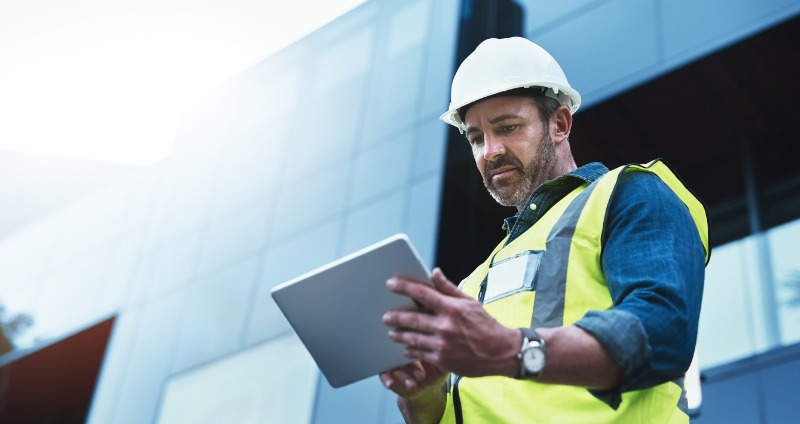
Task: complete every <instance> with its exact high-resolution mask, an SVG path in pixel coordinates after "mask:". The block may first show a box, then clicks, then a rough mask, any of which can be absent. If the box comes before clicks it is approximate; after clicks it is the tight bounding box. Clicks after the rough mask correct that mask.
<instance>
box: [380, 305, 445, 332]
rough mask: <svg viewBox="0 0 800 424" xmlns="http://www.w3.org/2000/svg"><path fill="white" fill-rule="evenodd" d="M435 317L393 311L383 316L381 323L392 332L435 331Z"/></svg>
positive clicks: (422, 313)
mask: <svg viewBox="0 0 800 424" xmlns="http://www.w3.org/2000/svg"><path fill="white" fill-rule="evenodd" d="M435 320H436V316H435V315H431V314H428V313H425V312H417V311H405V310H393V311H388V312H386V313H384V314H383V323H384V325H387V326H389V327H394V330H398V329H407V330H411V331H414V332H417V333H427V334H432V333H434V332H435V331H436V323H435Z"/></svg>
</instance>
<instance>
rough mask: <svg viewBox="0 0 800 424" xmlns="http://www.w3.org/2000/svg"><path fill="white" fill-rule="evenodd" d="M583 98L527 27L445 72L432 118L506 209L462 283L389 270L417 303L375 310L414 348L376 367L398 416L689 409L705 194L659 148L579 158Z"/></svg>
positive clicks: (548, 415) (468, 418)
mask: <svg viewBox="0 0 800 424" xmlns="http://www.w3.org/2000/svg"><path fill="white" fill-rule="evenodd" d="M580 102H581V99H580V95H579V94H578V92H577V91H575V90H574V89H572V87H571V86H570V85H569V83H568V82H567V78H566V76H565V75H564V72H563V71H562V69H561V67H560V66H559V64H558V63H557V62H556V61H555V59H553V57H552V56H551V55H550V54H549V53H547V52H546V51H545V50H544V49H542V48H541V47H539V46H538V45H536V44H534V43H533V42H531V41H529V40H526V39H524V38H519V37H512V38H506V39H489V40H486V41H484V42H483V43H481V44H480V45H479V46H478V47H477V48H476V49H475V51H474V52H473V53H472V54H470V55H469V56H468V57H467V58H466V59H465V60H464V62H463V63H462V64H461V65H460V67H459V69H458V71H457V72H456V74H455V76H454V78H453V83H452V90H451V103H450V107H449V109H448V111H447V112H446V113H444V114H443V115H442V116H441V119H442V120H443V121H444V122H446V123H448V124H450V125H453V126H455V127H457V128H458V129H459V130H460V131H461V132H462V133H463V134H465V136H466V139H467V141H468V144H469V146H470V148H471V149H472V153H473V156H474V159H475V164H476V166H477V168H478V171H480V173H481V175H482V177H483V182H484V185H485V186H486V188H487V189H488V191H489V193H490V194H491V195H492V196H493V197H494V199H495V200H496V201H497V202H499V203H500V204H502V205H506V206H514V207H516V209H517V213H516V214H515V215H514V216H512V217H509V218H507V219H506V220H505V223H504V225H503V228H504V229H505V230H506V233H507V235H506V237H505V238H504V239H503V240H502V242H501V243H500V244H499V245H498V246H497V247H496V248H495V249H494V251H493V252H491V254H490V255H489V257H488V259H487V260H486V261H485V262H484V263H483V264H480V265H479V266H478V267H477V268H476V269H475V271H473V272H472V274H471V275H469V276H468V277H467V278H465V279H464V280H463V281H462V282H461V283H460V284H459V285H458V287H457V288H456V286H455V285H453V284H452V283H451V282H450V281H449V280H448V279H447V278H446V277H445V275H444V273H443V272H442V270H440V269H435V270H434V272H433V277H432V280H433V283H434V284H433V286H432V287H431V286H428V285H424V284H419V283H416V282H413V281H408V280H404V279H401V278H392V279H390V280H389V281H388V282H387V286H388V287H389V288H390V289H391V290H392V291H394V292H397V293H400V294H403V295H406V296H410V297H412V298H414V299H415V300H416V301H417V302H419V303H421V304H422V305H424V306H425V308H424V309H422V310H419V311H408V310H392V311H388V312H387V313H386V314H385V315H384V317H383V319H384V323H385V324H386V325H387V326H388V327H389V328H390V329H389V337H390V338H391V339H392V340H394V341H395V342H398V343H403V344H405V345H406V355H407V356H408V357H409V358H412V359H415V360H416V361H415V362H413V363H412V364H410V365H407V366H403V367H399V368H396V369H392V370H389V371H387V372H384V373H382V374H381V375H380V378H381V381H382V383H383V384H384V385H385V386H386V387H387V388H389V389H390V390H392V391H394V392H395V393H396V394H397V395H398V398H397V402H398V406H399V408H400V410H401V412H402V414H403V416H404V417H405V419H406V421H407V422H447V423H450V422H456V423H460V422H467V423H493V424H496V423H504V422H508V423H523V422H524V423H536V422H553V423H612V422H613V423H641V422H647V423H649V422H653V423H679V422H683V423H686V422H688V421H689V417H688V415H687V413H686V399H685V396H684V395H683V380H682V378H683V376H684V374H685V372H686V370H687V369H688V368H689V365H690V363H691V360H692V357H693V354H694V349H695V342H696V337H697V326H698V316H699V313H700V301H701V298H702V290H703V279H704V272H705V265H706V264H707V262H708V259H709V253H710V252H709V245H708V230H707V228H708V224H707V218H706V212H705V208H704V207H703V205H702V204H701V203H700V202H699V201H698V200H697V199H696V198H695V197H694V196H693V195H692V194H691V193H690V192H689V191H688V190H687V189H686V187H684V185H683V184H682V183H681V181H680V180H679V179H678V178H677V177H676V175H675V174H674V173H673V172H672V171H671V170H670V169H669V167H668V166H667V165H666V164H665V163H664V162H663V161H660V160H654V161H652V162H650V163H648V164H643V165H628V166H624V167H620V168H617V169H614V170H611V171H609V170H608V169H607V168H606V167H605V166H603V165H602V164H600V163H590V164H586V165H583V166H581V167H578V166H577V165H576V163H575V161H574V159H573V156H572V152H571V150H570V144H569V135H570V130H571V128H572V116H573V114H574V113H575V111H576V110H577V109H578V107H579V106H580ZM487 225H496V224H495V223H487ZM441 242H442V243H447V240H442V241H441Z"/></svg>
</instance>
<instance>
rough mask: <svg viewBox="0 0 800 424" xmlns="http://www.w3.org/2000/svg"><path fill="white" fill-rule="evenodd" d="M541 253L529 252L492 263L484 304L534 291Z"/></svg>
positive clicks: (537, 251) (539, 251)
mask: <svg viewBox="0 0 800 424" xmlns="http://www.w3.org/2000/svg"><path fill="white" fill-rule="evenodd" d="M543 253H544V252H543V251H541V250H529V251H527V252H522V253H519V254H517V255H516V256H513V257H511V258H508V259H503V260H502V261H500V262H496V263H493V264H492V266H491V267H490V268H489V276H488V277H487V279H486V294H485V295H484V297H483V298H484V303H489V302H491V301H493V300H496V299H499V298H502V297H505V296H509V295H512V294H514V293H517V292H520V291H526V290H531V289H534V287H533V282H534V279H535V277H536V273H537V271H538V270H539V263H540V262H541V261H542V254H543Z"/></svg>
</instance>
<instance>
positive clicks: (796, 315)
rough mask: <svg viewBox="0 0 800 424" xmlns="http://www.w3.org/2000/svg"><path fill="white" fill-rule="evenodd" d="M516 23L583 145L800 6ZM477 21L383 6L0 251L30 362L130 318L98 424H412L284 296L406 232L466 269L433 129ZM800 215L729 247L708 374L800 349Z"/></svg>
mask: <svg viewBox="0 0 800 424" xmlns="http://www.w3.org/2000/svg"><path fill="white" fill-rule="evenodd" d="M516 3H517V4H518V6H520V10H521V11H522V13H523V30H524V34H523V35H524V36H526V37H528V38H530V39H532V40H534V41H536V42H537V43H539V44H541V45H542V46H543V47H545V48H546V49H548V50H549V51H550V52H551V53H552V54H553V55H554V56H555V57H556V58H558V60H559V62H560V63H561V65H562V67H563V68H564V70H565V72H566V74H567V76H568V77H569V79H570V82H571V84H572V85H573V87H575V88H576V89H577V90H578V91H579V92H581V94H582V96H583V98H584V103H583V106H582V110H581V112H579V114H578V115H577V116H576V123H575V125H576V126H578V125H580V124H581V122H580V121H581V114H589V113H591V110H592V109H593V108H594V107H595V106H598V105H601V104H603V102H606V101H608V100H609V99H612V98H614V97H615V96H617V95H619V94H620V93H623V92H626V91H629V90H632V89H635V88H636V87H637V86H639V85H642V84H645V83H647V82H648V81H651V80H654V79H657V78H659V77H661V76H663V75H666V74H669V73H670V72H673V71H674V70H676V69H678V68H680V67H682V66H685V65H686V64H688V63H690V62H692V61H695V60H697V59H699V58H702V57H704V56H706V55H708V54H710V53H712V52H714V51H717V50H719V49H721V48H724V47H726V46H729V45H732V44H735V43H737V42H739V41H740V40H742V39H745V38H747V37H749V36H752V35H753V34H757V33H758V32H760V31H763V30H765V29H766V28H769V27H771V26H773V25H776V24H778V23H780V22H783V21H786V20H787V19H790V18H793V17H794V16H795V15H797V13H798V12H800V3H798V2H796V1H790V0H783V1H781V0H772V1H754V0H752V1H747V0H739V1H736V2H729V1H723V0H712V1H704V2H698V1H688V0H680V1H661V0H648V1H639V0H583V1H574V2H560V3H557V2H545V1H540V0H528V1H517V2H516ZM473 4H474V3H473V2H470V1H461V0H410V1H395V0H370V1H368V2H366V3H365V4H363V5H362V6H360V7H358V8H356V9H354V10H353V11H351V12H349V13H348V14H346V15H344V16H342V17H341V18H339V19H337V20H336V21H334V22H332V23H331V24H329V25H327V26H325V27H323V28H321V29H320V30H318V31H316V32H315V33H313V34H311V35H309V36H307V37H306V38H304V39H302V40H301V41H299V42H297V43H295V44H294V45H292V46H290V47H289V48H286V49H285V50H283V51H281V52H279V53H278V54H276V55H274V56H272V57H269V58H267V59H266V60H264V61H263V62H261V63H260V64H258V65H256V66H255V67H253V68H252V69H250V70H248V71H247V72H245V73H243V74H241V75H239V76H237V77H236V78H234V79H232V80H230V81H229V82H227V83H226V84H224V85H222V86H220V87H219V88H218V89H216V90H215V91H214V92H212V93H210V94H209V95H208V96H206V97H204V98H203V99H202V100H199V101H197V102H196V103H195V104H194V105H193V107H192V109H191V110H190V111H188V112H187V115H186V118H185V119H184V121H183V124H182V127H181V130H180V138H179V141H178V143H177V145H176V147H175V149H174V151H173V152H172V154H171V155H170V156H169V157H168V158H167V159H165V160H163V161H161V162H159V163H158V164H156V165H154V166H152V167H149V168H143V169H139V170H136V171H135V172H130V173H128V174H127V175H125V176H124V177H122V178H118V179H114V180H112V181H109V182H108V183H107V184H105V185H104V186H102V187H100V188H99V189H97V190H95V191H93V192H92V193H90V194H89V195H87V196H84V197H82V198H79V199H76V200H75V201H74V202H72V203H70V204H69V205H67V206H65V207H63V208H60V209H59V210H56V211H53V212H52V213H51V214H49V215H48V216H46V217H43V218H41V219H39V220H37V221H36V222H35V223H34V224H31V225H27V226H25V227H24V228H20V229H19V230H17V231H15V232H14V233H12V234H10V235H7V236H5V237H4V238H2V239H0V302H2V304H3V305H4V306H5V308H6V310H7V312H9V313H24V314H29V315H30V316H31V317H33V319H34V325H33V326H32V327H31V329H30V330H29V331H28V332H26V333H25V334H24V335H23V337H21V338H19V339H18V340H16V343H17V345H18V348H19V349H18V352H17V353H16V354H23V355H24V353H25V351H26V349H31V350H33V349H36V348H37V346H39V345H41V344H43V343H45V342H46V341H49V340H56V339H60V338H62V337H65V336H67V335H69V334H73V333H75V332H77V331H80V330H81V329H84V328H87V327H89V326H91V325H93V324H94V323H97V322H101V321H103V320H105V319H107V318H108V317H111V316H114V317H116V319H115V322H114V328H113V332H112V333H111V336H110V339H109V341H108V347H107V349H106V354H105V358H104V360H103V363H102V367H101V370H100V374H99V377H98V380H97V384H96V388H95V392H94V397H93V400H92V403H91V407H90V408H89V410H88V413H87V422H89V423H92V424H94V423H98V424H99V423H144V422H156V423H164V424H166V423H183V422H193V423H203V422H208V423H212V422H214V423H216V422H285V423H293V422H297V423H353V422H359V423H397V422H401V421H402V419H401V417H400V415H399V413H398V412H397V410H396V407H395V400H394V396H393V395H392V394H391V393H389V392H388V391H386V390H385V389H383V387H382V386H381V385H380V383H379V381H378V379H377V378H373V379H368V380H364V381H362V382H359V383H356V384H353V385H350V386H347V387H344V388H341V389H333V388H331V387H330V386H329V385H328V384H327V383H326V381H325V380H324V378H322V377H321V376H320V375H319V373H318V372H317V369H316V366H315V365H314V363H313V361H312V360H311V358H310V357H309V356H308V354H307V353H306V351H305V349H304V348H303V346H302V344H301V343H300V342H299V340H298V339H297V338H296V336H295V335H294V334H293V332H292V331H291V328H290V327H289V325H288V323H287V322H286V320H285V319H284V318H283V316H282V315H281V314H280V312H279V310H278V309H277V307H276V306H275V304H274V303H273V302H272V299H271V297H270V294H269V293H270V289H271V288H272V287H273V286H275V285H277V284H279V283H281V282H283V281H285V280H287V279H289V278H292V277H295V276H297V275H299V274H302V273H304V272H306V271H308V270H311V269H313V268H315V267H317V266H320V265H323V264H325V263H327V262H329V261H332V260H334V259H337V258H339V257H341V256H344V255H346V254H348V253H350V252H353V251H355V250H358V249H360V248H362V247H364V246H366V245H368V244H371V243H373V242H375V241H378V240H380V239H382V238H384V237H386V236H389V235H392V234H394V233H397V232H405V233H407V234H409V236H410V237H411V239H412V240H413V242H414V244H415V246H416V247H417V248H418V250H419V251H420V253H421V255H422V256H423V259H424V260H425V261H426V262H427V263H429V264H433V265H435V264H436V258H437V256H441V251H442V250H443V249H445V250H447V249H449V251H451V252H452V251H454V250H455V248H454V247H453V246H448V240H445V239H440V238H439V234H440V233H439V227H440V223H441V222H442V220H447V219H450V218H449V217H448V216H441V214H440V210H441V204H440V203H441V199H442V189H443V182H444V179H445V174H446V172H447V157H446V156H447V140H448V131H449V129H448V128H447V127H446V126H445V124H443V123H441V122H440V121H438V116H439V115H440V114H441V113H442V112H443V111H444V110H445V109H446V107H447V104H448V102H449V88H450V87H449V84H450V79H451V76H452V73H453V72H454V69H455V62H456V47H457V45H458V37H459V33H460V31H461V30H462V29H461V24H462V22H464V21H466V20H467V18H468V14H469V13H471V12H470V7H471V5H473ZM794 54H795V56H796V53H794ZM587 64H591V65H588V66H587ZM790 141H791V142H796V141H797V140H796V139H795V140H785V141H783V142H787V143H788V142H790ZM462 147H464V148H466V147H465V146H462ZM687 154H689V153H688V152H687ZM19 184H20V185H23V186H24V184H25V182H19ZM23 189H24V187H23ZM487 197H488V196H487ZM795 212H796V214H797V215H796V216H795V219H793V220H789V221H788V222H786V223H783V224H781V225H778V226H773V227H769V228H760V229H759V230H758V231H755V232H753V234H749V235H747V236H745V237H738V238H736V239H735V240H732V241H731V240H729V241H726V242H725V243H722V244H720V245H718V246H714V250H713V253H712V257H711V262H710V264H709V266H708V268H707V273H706V275H707V277H706V286H705V294H704V302H703V312H702V316H701V323H700V327H701V328H700V339H699V342H698V358H699V361H700V367H701V370H707V369H713V368H714V367H718V366H724V365H726V364H730V363H733V362H736V361H738V360H741V359H743V358H748V357H750V356H752V355H756V354H761V353H765V352H770V351H771V350H774V349H777V348H780V347H782V346H789V345H793V344H796V343H798V342H800V326H798V325H797V322H800V260H799V259H798V256H797V254H796V253H795V251H796V248H797V242H796V240H798V238H799V237H800V221H798V220H797V219H796V218H797V217H800V209H797V210H796V211H795ZM465 213H471V212H465ZM487 225H493V224H487ZM712 226H713V222H712ZM496 227H497V228H498V240H499V237H501V236H502V234H501V233H500V232H499V223H497V225H496ZM0 358H1V357H0ZM0 365H3V362H2V361H0ZM763 415H764V414H762V416H763ZM781 419H782V417H781V416H777V418H775V417H774V416H773V419H772V420H769V421H767V420H766V419H763V420H762V421H758V422H785V421H781ZM703 420H704V421H706V422H723V421H714V416H713V415H707V416H706V417H704V418H703Z"/></svg>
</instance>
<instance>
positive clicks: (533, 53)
mask: <svg viewBox="0 0 800 424" xmlns="http://www.w3.org/2000/svg"><path fill="white" fill-rule="evenodd" d="M527 87H542V88H544V89H546V91H545V96H547V97H552V98H554V99H556V100H558V101H559V102H561V104H562V105H564V106H566V107H567V108H569V110H570V112H571V113H575V112H576V111H577V110H578V107H579V106H580V104H581V95H580V94H578V92H577V91H575V90H574V89H573V88H572V87H571V86H570V85H569V82H568V81H567V77H566V75H564V71H562V70H561V66H559V64H558V62H556V60H555V59H554V58H553V56H551V55H550V53H548V52H547V51H546V50H545V49H543V48H541V47H540V46H539V45H537V44H536V43H534V42H532V41H530V40H528V39H525V38H522V37H510V38H499V39H498V38H489V39H487V40H484V41H483V42H481V44H479V45H478V47H477V48H476V49H475V51H474V52H472V53H471V54H470V55H469V56H467V58H466V59H464V61H463V62H461V66H459V67H458V70H457V71H456V74H455V76H454V77H453V85H452V87H451V89H450V106H449V107H448V109H447V112H445V113H444V114H442V116H440V117H439V119H441V120H442V121H444V122H446V123H448V124H450V125H453V126H454V127H456V128H458V129H459V131H461V132H464V130H465V129H466V128H465V125H464V123H463V122H461V118H460V117H459V116H458V110H459V109H460V108H462V107H464V106H466V105H468V104H470V103H472V102H475V101H478V100H480V99H483V98H486V97H489V96H491V95H494V94H498V93H502V92H504V91H508V90H513V89H515V88H527Z"/></svg>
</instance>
